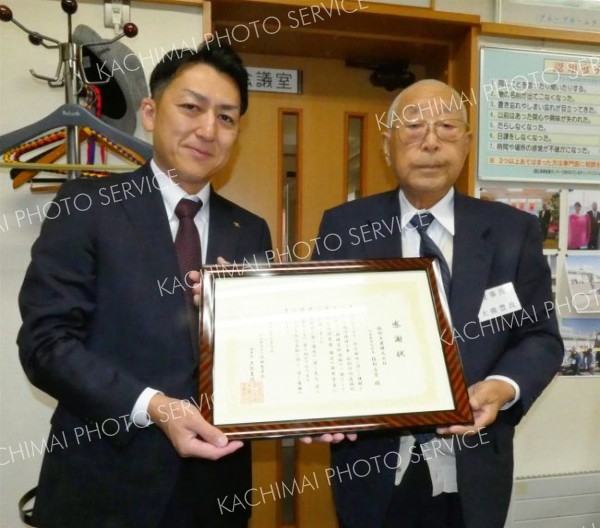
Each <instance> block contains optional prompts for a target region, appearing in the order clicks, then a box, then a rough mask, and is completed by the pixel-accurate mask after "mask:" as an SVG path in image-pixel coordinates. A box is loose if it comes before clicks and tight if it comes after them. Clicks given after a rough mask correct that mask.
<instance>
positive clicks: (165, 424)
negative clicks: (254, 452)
mask: <svg viewBox="0 0 600 528" xmlns="http://www.w3.org/2000/svg"><path fill="white" fill-rule="evenodd" d="M148 414H149V416H150V419H151V420H152V421H153V422H154V423H155V424H156V426H157V427H159V428H160V429H161V430H162V432H163V433H165V435H167V438H168V439H169V441H170V442H171V444H173V447H174V448H175V450H176V451H177V453H179V455H180V456H182V457H197V458H207V459H210V460H217V459H219V458H222V457H224V456H227V455H230V454H231V453H233V452H234V451H237V450H238V449H239V448H240V447H242V445H243V443H242V442H240V441H239V440H235V441H233V442H229V440H228V439H227V437H226V436H225V434H223V432H221V431H219V429H217V428H216V427H214V426H212V425H211V424H209V423H208V422H207V421H206V420H205V419H204V418H203V417H202V415H201V414H200V411H199V410H198V408H197V407H196V406H195V405H193V404H192V403H190V402H188V401H184V400H177V399H175V398H169V397H168V396H165V395H164V394H155V395H154V396H153V397H152V399H151V400H150V403H149V405H148Z"/></svg>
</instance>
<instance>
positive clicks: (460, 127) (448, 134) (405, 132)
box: [392, 119, 469, 144]
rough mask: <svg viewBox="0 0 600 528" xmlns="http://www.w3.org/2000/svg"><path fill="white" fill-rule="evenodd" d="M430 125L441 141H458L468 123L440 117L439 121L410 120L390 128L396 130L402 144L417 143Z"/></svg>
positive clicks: (424, 135) (424, 136)
mask: <svg viewBox="0 0 600 528" xmlns="http://www.w3.org/2000/svg"><path fill="white" fill-rule="evenodd" d="M429 127H432V128H433V130H434V132H435V135H436V136H437V137H438V139H440V140H441V141H449V142H454V141H459V140H460V139H462V138H463V136H464V135H465V133H466V132H467V130H469V124H468V123H465V122H464V121H460V120H458V119H442V120H440V121H411V122H408V123H404V124H402V125H396V126H394V127H392V128H395V129H396V130H398V137H399V139H400V141H401V142H402V143H404V144H410V143H418V142H419V141H423V140H424V139H425V138H426V137H427V134H429Z"/></svg>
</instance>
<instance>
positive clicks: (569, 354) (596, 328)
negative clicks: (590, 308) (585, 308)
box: [559, 318, 600, 376]
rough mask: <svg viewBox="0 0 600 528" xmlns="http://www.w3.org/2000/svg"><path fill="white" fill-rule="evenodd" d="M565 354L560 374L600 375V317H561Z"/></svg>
mask: <svg viewBox="0 0 600 528" xmlns="http://www.w3.org/2000/svg"><path fill="white" fill-rule="evenodd" d="M560 333H561V335H562V338H563V342H564V345H565V355H564V357H563V362H562V365H561V367H560V371H559V375H563V376H600V318H595V319H584V318H569V319H561V321H560Z"/></svg>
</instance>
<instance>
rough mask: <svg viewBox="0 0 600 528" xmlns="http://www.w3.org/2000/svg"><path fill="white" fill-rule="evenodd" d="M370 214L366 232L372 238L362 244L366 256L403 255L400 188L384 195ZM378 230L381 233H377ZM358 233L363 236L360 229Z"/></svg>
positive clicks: (394, 256) (393, 256) (398, 256)
mask: <svg viewBox="0 0 600 528" xmlns="http://www.w3.org/2000/svg"><path fill="white" fill-rule="evenodd" d="M377 205H378V206H379V205H380V207H377V209H376V210H373V211H371V213H370V214H369V216H368V220H367V224H368V229H367V230H366V233H368V236H369V237H370V240H365V243H364V244H362V246H363V247H364V251H365V257H366V258H369V259H386V258H401V257H402V231H401V225H400V219H401V218H402V217H401V214H400V199H399V198H398V189H395V190H393V191H390V192H387V193H385V194H383V195H382V199H381V202H380V204H379V203H378V204H377ZM376 231H379V232H380V233H381V234H380V235H379V236H377V235H376ZM355 234H356V235H358V236H362V235H361V233H360V231H359V230H357V231H356V232H355Z"/></svg>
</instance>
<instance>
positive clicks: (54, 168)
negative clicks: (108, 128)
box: [4, 128, 145, 189]
mask: <svg viewBox="0 0 600 528" xmlns="http://www.w3.org/2000/svg"><path fill="white" fill-rule="evenodd" d="M57 136H59V138H60V137H62V139H64V137H65V134H64V133H62V134H57ZM92 138H93V139H95V141H97V142H98V143H99V144H100V145H102V146H104V147H105V148H106V149H107V150H108V151H109V152H111V153H113V154H115V155H116V156H119V157H120V158H123V159H125V160H127V161H129V162H131V163H132V165H122V166H121V165H118V166H115V165H107V164H102V165H82V167H83V168H82V169H81V170H82V171H83V175H85V176H97V177H102V176H108V174H109V171H110V172H118V171H120V170H128V171H129V170H133V169H135V167H136V165H141V164H143V163H144V162H145V160H144V158H142V157H140V155H139V154H137V153H136V152H134V151H131V150H128V149H126V148H124V147H123V146H122V145H117V144H114V143H113V142H111V141H110V140H108V139H107V138H105V137H103V136H101V135H99V134H98V133H97V132H96V131H94V130H92V129H89V128H80V130H79V143H80V144H81V143H83V142H85V141H88V142H89V140H90V139H92ZM32 143H34V144H35V142H32ZM28 145H29V143H26V144H24V145H22V146H20V149H21V150H23V151H24V152H20V151H19V150H18V149H15V150H13V151H8V152H7V153H6V154H5V155H4V163H5V164H6V166H11V167H13V169H12V170H11V178H12V180H13V184H12V185H13V189H17V188H19V187H20V186H21V185H24V184H25V183H27V182H30V181H32V180H33V179H34V178H35V177H36V175H37V174H38V172H39V170H41V169H42V167H43V168H44V171H49V172H65V171H66V170H67V169H64V168H63V165H59V164H54V165H48V164H52V163H54V162H55V161H56V160H58V159H60V158H61V157H63V156H64V155H65V154H66V151H67V146H66V143H65V142H63V143H61V144H60V145H58V146H55V147H53V148H51V149H49V150H47V151H45V152H43V153H41V154H37V155H36V156H34V158H33V159H31V160H28V161H26V162H20V161H19V156H20V155H21V154H24V153H25V152H27V151H30V150H28V149H27V147H28ZM7 158H10V161H8V160H7ZM38 169H39V170H38ZM35 181H36V182H41V181H43V179H42V178H36V180H35ZM51 181H55V179H52V180H51Z"/></svg>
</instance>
